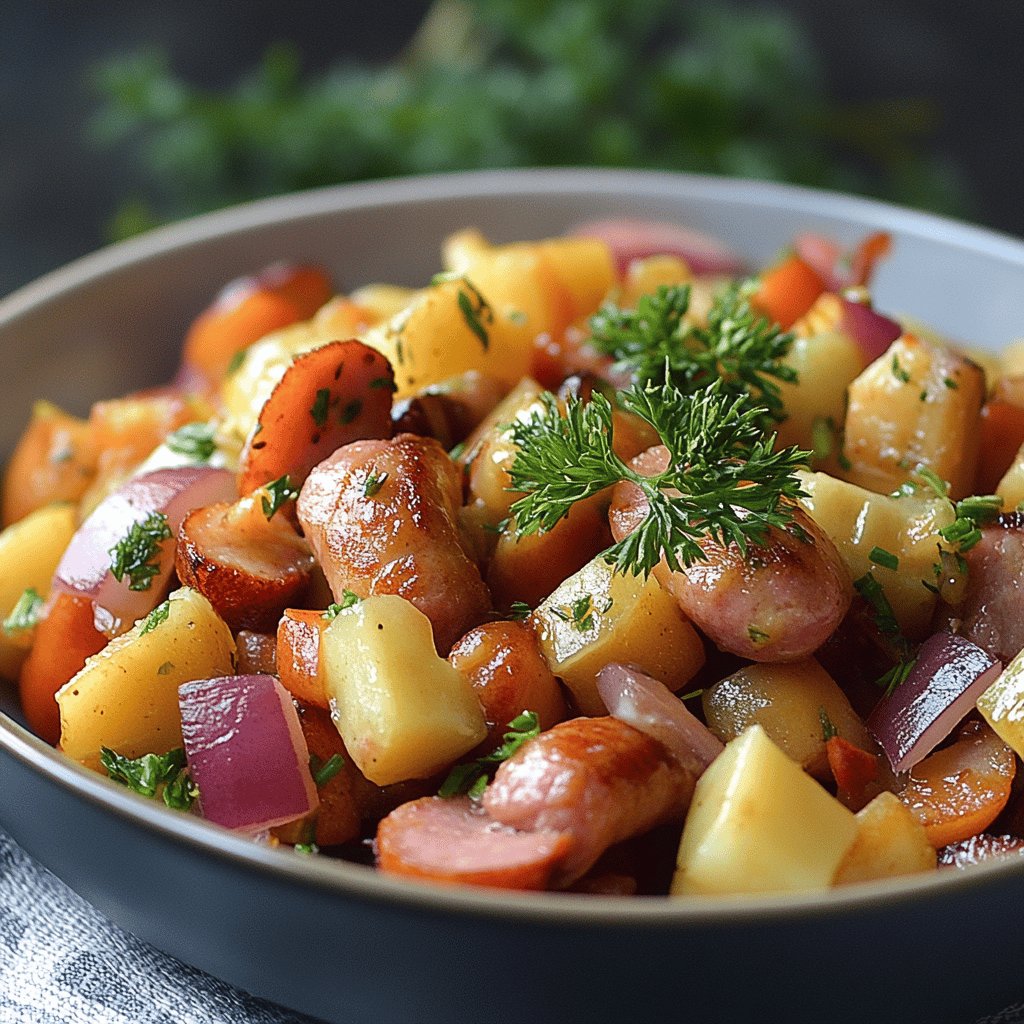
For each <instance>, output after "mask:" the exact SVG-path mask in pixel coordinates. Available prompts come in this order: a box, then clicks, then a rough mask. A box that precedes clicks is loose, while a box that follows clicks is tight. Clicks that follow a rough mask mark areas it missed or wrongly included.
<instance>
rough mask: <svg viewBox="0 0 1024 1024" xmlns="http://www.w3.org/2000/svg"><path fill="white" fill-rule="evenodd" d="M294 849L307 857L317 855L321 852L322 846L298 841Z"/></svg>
mask: <svg viewBox="0 0 1024 1024" xmlns="http://www.w3.org/2000/svg"><path fill="white" fill-rule="evenodd" d="M292 849H293V850H294V851H295V852H296V853H301V854H302V855H303V856H306V857H315V856H316V855H317V854H318V853H319V852H320V847H319V846H317V845H316V843H296V844H295V845H294V846H293V847H292Z"/></svg>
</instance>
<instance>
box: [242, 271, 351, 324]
mask: <svg viewBox="0 0 1024 1024" xmlns="http://www.w3.org/2000/svg"><path fill="white" fill-rule="evenodd" d="M255 282H256V284H257V285H258V286H259V287H260V288H264V289H266V290H267V291H271V292H273V293H274V294H275V295H280V296H281V297H282V298H285V299H287V300H288V301H289V302H291V303H292V304H293V305H294V306H295V308H296V309H297V310H298V313H299V319H300V320H308V319H309V318H310V317H311V316H312V315H313V314H314V313H315V312H316V311H317V310H318V309H319V308H320V307H321V306H323V305H324V304H325V303H327V302H328V300H329V299H330V298H331V295H332V294H333V293H334V289H333V287H332V286H331V279H330V277H329V276H328V274H327V272H326V271H325V270H323V269H321V268H320V267H311V266H301V265H297V264H290V263H275V264H274V265H273V266H270V267H267V268H266V269H265V270H261V271H260V273H259V274H257V275H256V278H255Z"/></svg>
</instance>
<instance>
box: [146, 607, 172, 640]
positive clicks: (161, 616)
mask: <svg viewBox="0 0 1024 1024" xmlns="http://www.w3.org/2000/svg"><path fill="white" fill-rule="evenodd" d="M170 614H171V602H170V601H169V600H168V601H164V602H162V603H161V604H158V605H157V606H156V607H155V608H154V609H153V610H152V611H151V612H150V613H149V614H148V615H147V616H146V621H145V622H143V624H142V629H140V630H139V636H145V635H146V634H147V633H152V632H153V630H154V629H156V627H157V626H159V625H160V623H162V622H166V621H167V616H168V615H170Z"/></svg>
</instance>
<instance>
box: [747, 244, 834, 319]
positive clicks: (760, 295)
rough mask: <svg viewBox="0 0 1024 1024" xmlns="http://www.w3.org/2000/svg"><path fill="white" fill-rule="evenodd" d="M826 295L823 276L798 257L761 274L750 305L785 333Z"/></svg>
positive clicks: (789, 258) (791, 258) (791, 257)
mask: <svg viewBox="0 0 1024 1024" xmlns="http://www.w3.org/2000/svg"><path fill="white" fill-rule="evenodd" d="M823 291H825V282H824V281H823V280H822V277H821V275H820V274H819V273H818V272H817V271H816V270H815V269H814V268H813V267H812V266H811V265H810V264H809V263H805V262H804V261H803V260H802V259H800V257H799V256H790V257H788V258H787V259H784V260H783V261H782V262H781V263H779V264H777V265H776V266H774V267H771V268H770V269H768V270H765V271H764V272H763V273H762V274H761V278H760V284H759V286H758V289H757V291H756V292H755V293H754V296H753V298H752V299H751V302H752V303H753V305H754V306H755V307H756V308H757V309H758V310H760V312H762V313H763V314H764V315H765V316H766V317H768V318H769V319H770V320H774V321H775V322H776V323H777V324H778V325H779V326H780V327H781V328H782V329H783V330H789V328H790V327H792V326H793V324H795V323H796V322H797V320H799V319H800V317H802V316H803V315H804V313H806V312H807V310H809V309H810V308H811V306H812V304H813V303H814V300H815V299H817V298H818V296H819V295H821V293H822V292H823Z"/></svg>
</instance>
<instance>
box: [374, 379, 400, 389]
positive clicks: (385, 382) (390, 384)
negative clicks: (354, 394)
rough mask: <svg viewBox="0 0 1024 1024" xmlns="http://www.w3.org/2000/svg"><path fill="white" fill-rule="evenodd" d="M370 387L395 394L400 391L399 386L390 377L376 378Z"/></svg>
mask: <svg viewBox="0 0 1024 1024" xmlns="http://www.w3.org/2000/svg"><path fill="white" fill-rule="evenodd" d="M370 387H371V388H377V389H379V390H381V391H391V392H395V391H397V390H398V385H397V384H396V383H395V382H394V381H393V380H392V379H391V378H390V377H374V378H373V380H371V381H370Z"/></svg>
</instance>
